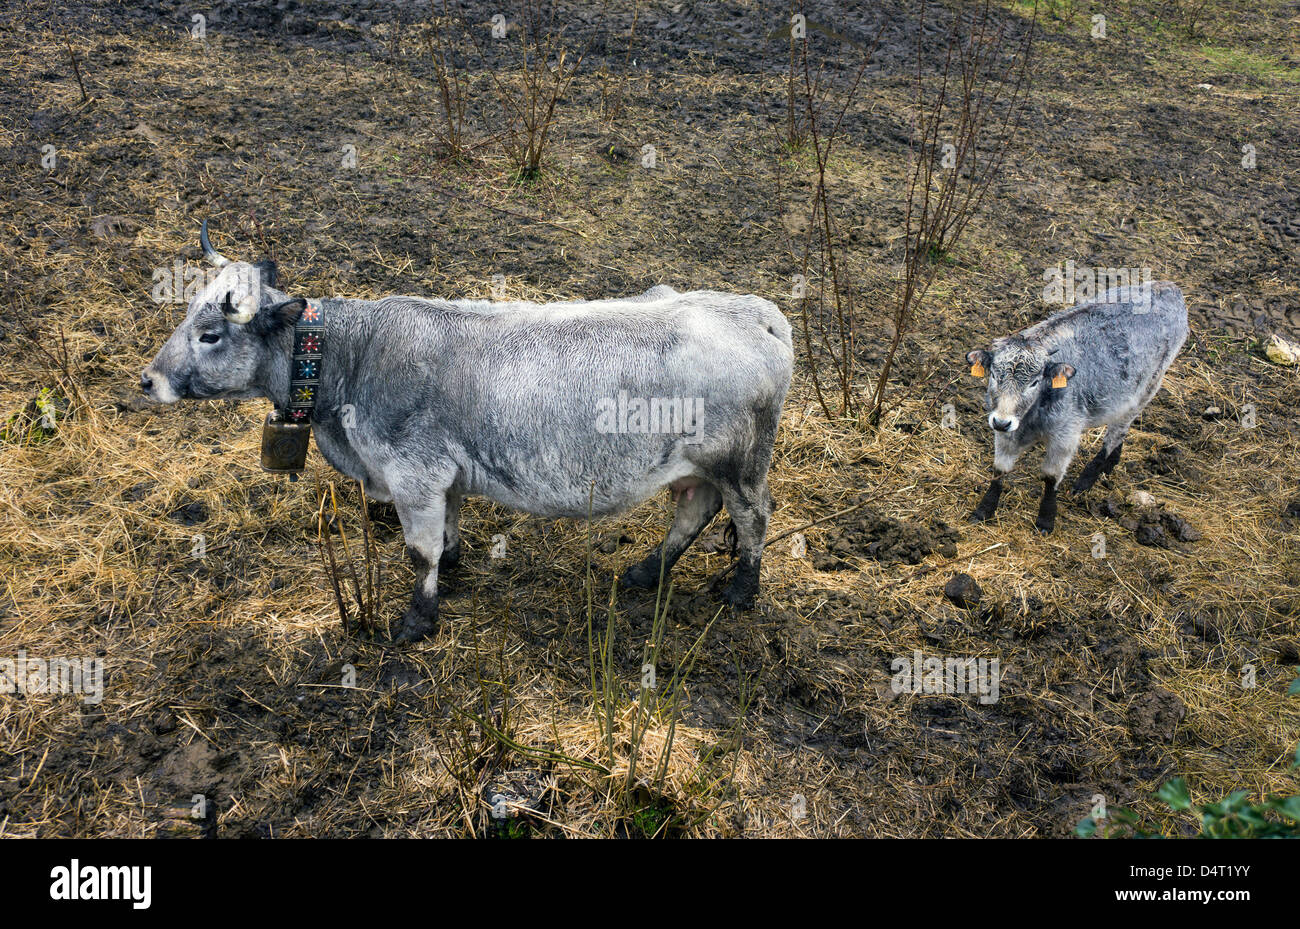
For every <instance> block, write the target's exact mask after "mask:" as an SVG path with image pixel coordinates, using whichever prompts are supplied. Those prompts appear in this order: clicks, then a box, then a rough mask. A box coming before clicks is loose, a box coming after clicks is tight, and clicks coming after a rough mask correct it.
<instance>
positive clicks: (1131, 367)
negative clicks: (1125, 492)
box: [966, 281, 1187, 534]
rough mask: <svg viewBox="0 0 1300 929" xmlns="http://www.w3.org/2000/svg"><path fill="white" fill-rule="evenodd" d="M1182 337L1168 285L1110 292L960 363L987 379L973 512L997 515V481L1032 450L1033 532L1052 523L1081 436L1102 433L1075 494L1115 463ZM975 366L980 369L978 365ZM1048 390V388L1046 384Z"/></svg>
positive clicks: (1180, 314) (1183, 322)
mask: <svg viewBox="0 0 1300 929" xmlns="http://www.w3.org/2000/svg"><path fill="white" fill-rule="evenodd" d="M1186 339H1187V305H1186V303H1185V302H1184V300H1183V294H1182V292H1181V291H1180V290H1179V289H1178V288H1177V287H1176V286H1175V285H1174V284H1171V283H1170V282H1168V281H1158V282H1156V283H1152V284H1145V285H1140V286H1134V287H1116V288H1113V289H1111V290H1109V291H1107V292H1106V293H1105V294H1103V295H1102V296H1100V297H1098V298H1096V299H1095V300H1092V301H1090V302H1088V303H1084V304H1079V305H1078V306H1074V307H1071V308H1070V309H1068V310H1064V311H1062V312H1060V313H1056V314H1054V315H1052V316H1049V317H1048V318H1047V319H1045V320H1043V321H1042V322H1041V323H1038V324H1037V325H1034V326H1030V327H1029V328H1028V329H1025V330H1023V331H1021V332H1018V333H1016V334H1015V335H1010V336H1005V337H1003V338H1001V339H998V340H997V341H996V342H994V343H993V346H992V351H984V350H976V351H973V352H970V353H969V354H968V355H967V356H966V360H967V361H969V362H970V363H971V365H972V366H973V367H972V370H973V371H975V372H978V370H979V367H982V368H983V369H985V370H986V371H987V372H988V379H989V380H988V393H987V395H986V397H985V405H986V407H987V408H988V410H989V411H990V412H989V420H988V421H989V426H990V428H992V429H993V430H994V433H993V479H992V482H991V483H990V484H989V488H988V490H987V491H986V492H985V494H984V497H983V499H981V500H980V502H979V505H978V506H977V507H976V508H975V512H974V513H973V514H972V515H971V520H972V521H973V522H982V521H984V520H986V519H989V518H990V517H991V516H992V515H993V513H994V512H995V511H996V510H997V506H998V500H999V498H1000V497H1001V494H1002V478H1003V476H1004V475H1005V474H1007V472H1009V471H1010V470H1011V469H1012V468H1013V467H1015V464H1016V459H1018V458H1019V457H1020V455H1021V454H1022V453H1023V452H1024V451H1025V450H1026V449H1029V448H1031V447H1033V446H1034V445H1037V444H1038V443H1040V442H1041V443H1044V444H1045V445H1046V446H1047V449H1046V452H1045V453H1044V456H1043V497H1042V501H1041V502H1040V504H1039V508H1038V518H1037V520H1035V525H1036V526H1037V528H1038V530H1039V532H1042V533H1044V534H1046V533H1049V532H1051V531H1052V529H1053V528H1054V526H1055V525H1056V491H1057V487H1058V485H1059V484H1060V482H1061V480H1062V479H1063V478H1064V477H1065V472H1066V470H1067V469H1068V468H1069V466H1070V461H1071V460H1072V459H1073V458H1074V453H1075V452H1076V451H1077V450H1078V448H1079V439H1080V437H1081V436H1082V435H1083V433H1084V431H1085V430H1087V429H1092V428H1095V427H1097V426H1105V427H1106V437H1105V439H1104V440H1103V442H1102V446H1101V449H1100V451H1098V452H1097V455H1096V457H1095V458H1093V459H1092V461H1090V462H1089V463H1088V464H1087V466H1086V467H1085V468H1084V469H1083V473H1082V474H1080V475H1079V477H1078V479H1077V480H1076V481H1075V482H1074V486H1073V487H1072V488H1071V490H1072V491H1073V492H1074V493H1083V492H1084V491H1086V490H1087V489H1088V488H1089V487H1091V486H1092V485H1093V484H1094V483H1095V482H1096V480H1097V478H1098V477H1100V476H1101V475H1102V474H1109V473H1110V472H1111V471H1113V470H1114V468H1115V465H1116V464H1118V463H1119V456H1120V448H1121V447H1122V446H1123V444H1124V437H1125V436H1126V435H1127V434H1128V430H1129V426H1131V425H1132V424H1133V421H1134V420H1135V419H1137V417H1138V414H1139V413H1141V412H1142V410H1143V408H1145V407H1146V405H1147V404H1148V403H1150V402H1151V398H1152V397H1154V396H1155V395H1156V391H1158V390H1159V389H1160V384H1161V381H1162V380H1163V378H1164V374H1165V372H1166V371H1167V370H1168V369H1169V366H1170V364H1172V363H1173V360H1174V358H1175V357H1176V356H1177V355H1178V352H1179V350H1180V349H1181V348H1182V347H1183V342H1184V341H1185V340H1186ZM976 366H978V367H976ZM1054 384H1055V386H1054Z"/></svg>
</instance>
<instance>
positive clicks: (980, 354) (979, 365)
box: [966, 348, 993, 377]
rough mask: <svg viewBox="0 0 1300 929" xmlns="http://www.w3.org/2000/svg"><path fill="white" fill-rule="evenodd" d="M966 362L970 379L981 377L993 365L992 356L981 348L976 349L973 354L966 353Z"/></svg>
mask: <svg viewBox="0 0 1300 929" xmlns="http://www.w3.org/2000/svg"><path fill="white" fill-rule="evenodd" d="M966 360H967V361H968V362H969V363H970V373H971V376H972V377H983V376H984V375H985V374H986V373H987V372H988V369H989V365H991V364H992V363H993V356H992V355H990V354H989V353H988V352H986V351H984V350H983V349H982V348H977V349H975V351H973V352H967V353H966Z"/></svg>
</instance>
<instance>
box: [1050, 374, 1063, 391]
mask: <svg viewBox="0 0 1300 929" xmlns="http://www.w3.org/2000/svg"><path fill="white" fill-rule="evenodd" d="M1052 386H1053V387H1055V388H1056V389H1057V390H1060V389H1061V388H1062V387H1064V386H1065V375H1064V374H1058V375H1056V377H1054V378H1052Z"/></svg>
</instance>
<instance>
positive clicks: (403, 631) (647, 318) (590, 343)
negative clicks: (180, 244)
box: [140, 229, 794, 640]
mask: <svg viewBox="0 0 1300 929" xmlns="http://www.w3.org/2000/svg"><path fill="white" fill-rule="evenodd" d="M201 241H202V243H203V245H204V250H205V253H206V254H207V256H208V258H209V259H210V260H211V261H213V263H214V264H217V265H218V266H219V267H221V271H220V273H219V274H217V275H216V277H215V279H214V280H212V281H211V282H210V283H209V284H208V285H207V286H206V287H205V288H204V289H203V290H202V292H201V293H199V294H198V295H197V296H196V297H195V298H194V299H193V300H192V301H191V303H190V305H189V309H188V312H187V314H186V317H185V320H184V321H183V322H182V323H181V324H180V325H179V326H178V327H177V329H176V331H175V332H173V333H172V335H171V337H170V338H168V340H167V342H166V344H164V345H163V347H162V348H161V349H160V350H159V352H158V354H157V356H156V357H155V358H154V359H153V361H152V362H151V363H150V364H149V366H148V367H146V368H145V370H144V373H143V374H142V375H141V379H140V380H141V387H142V389H143V390H144V391H145V393H146V394H148V395H149V396H151V397H153V398H155V399H157V400H159V401H162V402H166V403H170V402H174V401H175V400H178V399H180V398H182V397H188V398H207V397H267V398H269V399H270V400H271V401H272V402H273V403H274V404H275V405H276V407H277V408H279V409H284V408H286V405H287V403H288V401H289V396H288V394H289V385H290V360H291V353H292V346H293V338H294V325H295V322H296V321H297V319H298V317H299V315H300V314H302V312H303V309H304V306H305V305H306V303H307V301H304V300H303V299H301V298H291V297H290V296H289V295H288V294H286V293H284V292H282V291H280V290H277V289H276V280H275V270H274V266H273V265H270V264H269V263H262V264H259V265H251V264H248V263H245V262H232V261H229V260H228V259H225V258H223V257H222V256H221V255H219V254H218V253H216V252H215V251H213V250H212V248H211V245H210V244H209V243H208V241H207V236H206V229H205V232H204V235H203V236H202V239H201ZM311 304H313V305H315V306H317V307H319V309H320V310H321V311H322V313H323V315H324V319H325V327H326V328H325V350H324V357H323V359H322V369H321V375H320V376H321V383H320V385H319V393H318V395H317V399H316V406H315V410H314V413H313V415H312V426H313V430H314V432H315V435H316V442H317V446H318V447H319V448H320V451H321V453H322V454H323V455H324V457H325V459H326V460H327V461H328V462H329V463H330V464H331V465H332V466H333V467H335V468H336V469H338V470H339V471H341V472H342V473H344V474H346V475H348V476H349V477H352V478H355V479H356V480H359V481H361V482H362V484H363V486H364V487H365V489H366V492H367V494H368V495H369V496H371V497H372V498H374V499H376V500H381V501H388V500H391V501H392V502H393V504H394V505H395V507H396V509H397V513H398V516H399V518H400V519H401V522H402V529H403V533H404V535H405V538H406V543H407V551H408V553H409V554H410V556H411V559H412V562H413V563H414V565H415V567H416V575H417V580H416V586H415V591H414V595H413V597H412V602H411V606H410V608H409V609H408V610H407V611H406V613H405V615H404V616H403V617H402V620H401V623H400V626H399V627H397V629H396V630H395V635H396V637H397V638H398V639H401V640H414V639H419V638H422V637H423V636H425V635H427V634H429V633H430V632H431V631H433V629H434V628H435V627H436V624H437V615H438V571H439V569H440V568H444V569H446V568H450V567H452V566H454V565H455V563H456V562H457V560H458V558H459V554H460V532H459V526H458V522H459V514H460V507H461V502H462V501H463V500H464V498H465V497H466V496H467V495H471V494H477V495H481V496H485V497H488V498H490V499H492V500H495V501H497V502H498V503H501V504H504V505H505V506H508V507H512V508H515V509H519V510H524V511H526V512H529V513H533V514H536V515H540V516H552V517H556V516H569V517H585V516H586V515H587V513H588V506H589V504H590V508H591V511H592V512H593V513H594V514H596V515H604V514H609V513H615V512H618V511H621V510H625V509H627V508H629V507H632V506H635V505H636V504H638V503H640V502H641V501H643V500H645V499H647V498H648V497H650V496H651V495H652V494H654V493H656V492H657V491H659V490H662V489H663V488H664V487H666V486H667V487H670V488H671V490H672V492H673V495H674V497H675V499H676V500H677V507H676V512H675V515H674V518H673V522H672V525H671V527H670V529H669V531H668V535H667V537H666V538H665V539H664V541H663V543H662V544H661V545H660V546H659V547H658V548H657V549H656V550H655V551H654V552H653V553H651V554H650V555H649V556H648V557H646V558H645V559H644V560H643V561H641V562H640V563H639V564H637V565H635V566H634V567H633V568H632V569H631V570H629V571H627V572H626V573H625V574H624V576H623V581H624V583H626V584H629V585H632V586H654V585H655V584H657V582H658V579H659V576H660V569H661V566H662V569H663V571H664V572H665V575H666V572H667V571H668V570H670V569H671V568H672V566H673V564H674V563H675V562H676V561H677V559H678V558H679V557H680V556H681V554H682V553H683V551H685V549H686V548H687V547H688V546H689V545H690V544H691V543H692V542H693V541H694V540H695V538H696V537H697V536H698V535H699V533H700V532H701V531H702V530H703V529H704V527H705V526H706V525H708V523H709V522H710V520H712V519H713V517H714V516H715V515H716V514H717V513H718V511H719V509H720V508H721V506H722V505H723V504H725V505H726V507H727V511H728V513H729V514H730V515H731V518H732V521H733V522H734V524H735V528H736V538H737V547H738V558H739V560H738V564H737V570H736V574H735V577H734V578H733V579H732V582H731V584H730V586H729V587H728V588H727V590H726V591H725V593H724V598H725V599H726V600H727V601H728V602H729V603H730V604H732V605H733V606H735V607H738V608H745V607H748V606H750V605H752V603H753V600H754V596H755V594H756V592H757V590H758V575H759V561H760V556H761V553H762V545H763V537H764V534H765V532H766V529H767V521H768V517H769V515H770V512H771V502H770V501H771V498H770V495H769V493H768V489H767V472H768V467H769V465H770V463H771V458H772V446H773V442H774V441H775V437H776V429H777V423H778V421H779V420H780V417H781V407H782V403H783V401H784V398H785V394H786V390H787V389H788V387H789V384H790V375H791V371H792V369H793V365H794V353H793V348H792V344H791V339H790V325H789V323H788V322H787V321H786V319H785V317H784V316H783V315H782V314H781V312H780V310H778V309H777V308H776V306H775V305H773V304H772V303H770V302H769V301H767V300H764V299H761V298H759V297H754V296H739V295H733V294H727V293H718V292H714V291H692V292H689V293H678V292H677V291H675V290H673V289H672V288H670V287H656V288H654V289H652V290H650V291H647V292H646V293H645V294H643V295H641V296H639V297H633V298H629V299H624V300H597V301H579V302H572V303H556V304H547V305H538V304H531V303H489V302H484V301H465V300H457V301H452V300H425V299H420V298H418V297H388V298H385V299H381V300H345V299H321V300H312V301H311Z"/></svg>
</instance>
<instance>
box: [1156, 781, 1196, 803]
mask: <svg viewBox="0 0 1300 929" xmlns="http://www.w3.org/2000/svg"><path fill="white" fill-rule="evenodd" d="M1156 796H1157V797H1159V798H1160V799H1161V800H1163V801H1165V803H1167V804H1169V808H1170V809H1173V810H1190V809H1191V808H1192V798H1191V795H1190V794H1188V792H1187V782H1186V781H1184V780H1183V779H1182V778H1181V777H1176V778H1174V779H1173V780H1172V781H1169V782H1168V783H1166V784H1165V785H1164V786H1162V787H1161V788H1160V789H1159V790H1157V791H1156Z"/></svg>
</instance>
